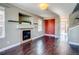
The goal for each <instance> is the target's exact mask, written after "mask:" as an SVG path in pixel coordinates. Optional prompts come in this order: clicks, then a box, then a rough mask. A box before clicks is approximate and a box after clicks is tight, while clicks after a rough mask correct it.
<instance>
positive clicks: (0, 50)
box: [0, 43, 20, 52]
mask: <svg viewBox="0 0 79 59" xmlns="http://www.w3.org/2000/svg"><path fill="white" fill-rule="evenodd" d="M18 45H20V43H17V44H14V45H11V46H8V47H5V48H1V49H0V52H3V51H5V50H8V49H11V48H13V47H16V46H18Z"/></svg>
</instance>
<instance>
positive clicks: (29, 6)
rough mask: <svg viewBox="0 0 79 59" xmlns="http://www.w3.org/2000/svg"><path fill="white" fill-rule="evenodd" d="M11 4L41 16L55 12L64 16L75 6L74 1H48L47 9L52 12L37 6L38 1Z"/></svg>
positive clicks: (47, 15) (49, 15)
mask: <svg viewBox="0 0 79 59" xmlns="http://www.w3.org/2000/svg"><path fill="white" fill-rule="evenodd" d="M12 5H15V6H17V7H19V8H22V9H24V10H26V11H29V12H31V13H34V14H37V15H40V16H42V17H51V16H53V15H54V14H55V13H56V14H58V15H59V16H62V17H64V16H67V15H69V14H70V13H72V11H73V9H74V8H75V6H76V3H48V5H49V9H50V10H51V11H52V14H51V13H50V12H49V11H44V10H41V9H40V8H39V3H12ZM53 12H54V13H53Z"/></svg>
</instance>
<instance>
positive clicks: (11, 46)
mask: <svg viewBox="0 0 79 59" xmlns="http://www.w3.org/2000/svg"><path fill="white" fill-rule="evenodd" d="M43 36H44V35H40V36H38V37H34V38H31V39H29V40H25V41H23V42H19V43H16V44H13V45H10V46H8V47H5V48H1V49H0V52H3V51H5V50H8V49H11V48H13V47H16V46H19V45H20V44H23V43H26V42H28V41H31V40H35V39H37V38H40V37H43Z"/></svg>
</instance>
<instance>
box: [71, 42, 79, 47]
mask: <svg viewBox="0 0 79 59" xmlns="http://www.w3.org/2000/svg"><path fill="white" fill-rule="evenodd" d="M69 44H72V45H77V46H79V43H76V42H69Z"/></svg>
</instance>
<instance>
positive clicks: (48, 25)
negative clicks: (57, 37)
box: [44, 19, 55, 35]
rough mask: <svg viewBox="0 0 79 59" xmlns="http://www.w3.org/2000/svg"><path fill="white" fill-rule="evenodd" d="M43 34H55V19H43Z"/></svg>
mask: <svg viewBox="0 0 79 59" xmlns="http://www.w3.org/2000/svg"><path fill="white" fill-rule="evenodd" d="M44 24H45V34H53V35H54V34H55V19H48V20H45V21H44Z"/></svg>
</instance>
